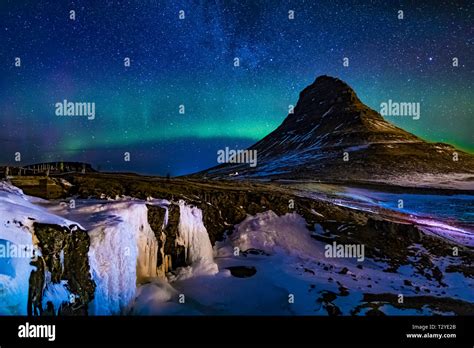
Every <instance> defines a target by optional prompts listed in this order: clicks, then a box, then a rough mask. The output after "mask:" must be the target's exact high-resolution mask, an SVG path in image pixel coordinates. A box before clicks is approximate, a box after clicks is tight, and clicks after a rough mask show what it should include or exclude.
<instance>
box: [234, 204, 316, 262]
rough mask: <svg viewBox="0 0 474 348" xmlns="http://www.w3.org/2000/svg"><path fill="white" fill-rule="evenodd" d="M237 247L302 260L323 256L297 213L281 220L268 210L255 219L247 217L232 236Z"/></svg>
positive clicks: (285, 216)
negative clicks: (286, 255) (292, 256)
mask: <svg viewBox="0 0 474 348" xmlns="http://www.w3.org/2000/svg"><path fill="white" fill-rule="evenodd" d="M230 240H231V241H232V244H233V245H234V247H238V248H239V249H240V250H241V251H245V250H248V249H252V248H253V249H259V250H263V251H265V252H266V253H268V254H275V253H279V252H284V253H287V254H297V255H299V256H307V255H311V256H312V257H315V256H320V257H322V255H321V254H319V252H318V250H317V249H316V248H315V247H313V239H312V238H311V234H310V233H309V232H308V230H307V228H306V222H305V220H304V219H303V218H302V217H301V216H300V215H298V214H296V213H291V214H286V215H283V216H281V217H278V215H277V214H275V213H274V212H273V211H271V210H269V211H266V212H264V213H259V214H257V215H255V216H248V217H247V218H246V219H245V220H244V221H242V222H241V223H240V224H239V225H237V226H236V227H235V232H234V233H233V234H231V235H230Z"/></svg>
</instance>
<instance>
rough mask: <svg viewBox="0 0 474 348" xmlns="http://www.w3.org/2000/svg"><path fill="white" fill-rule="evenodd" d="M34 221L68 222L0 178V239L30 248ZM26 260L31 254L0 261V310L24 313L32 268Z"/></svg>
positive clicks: (16, 313)
mask: <svg viewBox="0 0 474 348" xmlns="http://www.w3.org/2000/svg"><path fill="white" fill-rule="evenodd" d="M34 221H41V222H43V223H51V224H58V225H62V226H63V225H66V226H69V225H71V224H72V222H71V221H69V220H65V219H62V218H60V217H58V216H56V215H54V214H50V213H49V212H48V211H47V210H46V209H44V208H41V207H38V206H36V205H34V204H32V203H31V202H30V201H29V200H28V197H27V196H25V195H24V194H23V192H22V191H21V190H20V189H18V188H17V187H15V186H13V185H11V184H9V183H7V182H4V181H0V226H1V228H0V241H3V243H10V244H12V245H14V246H16V247H21V248H23V247H27V248H31V249H33V248H34V238H35V237H34V231H33V222H34ZM30 261H31V257H11V258H7V259H6V260H5V259H3V260H1V261H0V280H1V281H0V314H10V315H26V314H27V302H28V288H29V278H30V273H31V271H32V270H34V269H35V267H33V266H31V265H30ZM12 270H13V272H12Z"/></svg>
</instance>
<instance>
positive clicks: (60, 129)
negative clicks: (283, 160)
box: [0, 0, 474, 175]
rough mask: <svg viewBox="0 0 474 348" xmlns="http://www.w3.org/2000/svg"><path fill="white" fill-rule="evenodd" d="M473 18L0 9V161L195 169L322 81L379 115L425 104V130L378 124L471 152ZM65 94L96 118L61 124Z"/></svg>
mask: <svg viewBox="0 0 474 348" xmlns="http://www.w3.org/2000/svg"><path fill="white" fill-rule="evenodd" d="M414 3H415V4H416V5H413V4H414ZM70 10H74V11H75V16H76V19H75V20H72V19H70ZM180 10H183V11H184V14H185V19H180V18H179V11H180ZM289 10H293V11H294V19H289V18H288V15H289V14H288V11H289ZM399 10H402V11H403V17H404V18H403V19H399V18H398V16H399V12H398V11H399ZM473 14H474V3H473V2H472V1H450V2H448V1H432V0H430V1H425V2H423V1H400V2H397V1H385V4H384V3H383V2H382V1H355V0H353V1H352V0H344V1H334V0H312V1H303V0H300V1H281V2H278V1H270V0H268V1H251V0H239V1H232V0H227V1H215V0H214V1H211V0H209V1H151V0H136V1H105V0H104V1H97V0H95V1H21V0H7V1H5V0H3V1H1V2H0V146H1V148H2V150H1V151H0V164H7V163H9V164H10V163H13V162H14V153H15V152H20V153H21V155H22V162H21V163H23V164H29V163H35V162H42V161H60V160H62V161H68V160H79V161H84V162H89V163H92V164H93V165H94V166H95V167H97V166H100V168H101V169H102V170H124V171H134V172H140V173H148V174H161V175H165V174H167V173H170V174H171V175H181V174H185V173H190V172H194V171H197V170H200V169H204V168H207V167H210V166H213V165H215V164H216V152H217V150H218V149H222V148H224V147H226V146H229V147H233V148H243V147H246V146H249V145H251V144H253V143H254V142H256V141H257V140H259V139H261V138H262V137H263V136H265V135H266V134H268V133H270V132H271V131H272V130H274V129H275V128H276V127H277V126H278V125H279V124H280V123H281V122H282V121H283V119H284V118H285V117H286V115H287V114H288V105H290V104H296V102H297V99H298V94H299V92H300V91H301V90H302V89H303V88H304V87H305V86H307V85H308V84H310V83H312V82H313V81H314V79H315V78H316V77H317V76H319V75H323V74H327V75H332V76H335V77H339V78H341V79H343V80H344V81H346V82H347V83H348V84H349V85H351V86H352V87H353V88H354V89H355V91H356V93H357V94H358V96H359V98H360V99H361V100H362V101H363V102H364V103H366V104H367V105H369V106H370V107H372V108H373V109H375V110H380V103H381V102H384V101H387V100H388V99H392V100H394V101H401V102H420V103H421V117H420V119H419V120H413V119H412V118H409V117H405V118H403V117H387V120H389V121H390V122H393V123H395V124H397V125H399V126H401V127H402V128H404V129H406V130H408V131H410V132H413V133H415V134H416V135H418V136H421V137H423V138H424V139H426V140H430V141H443V142H448V143H451V144H453V145H455V146H458V147H460V148H462V149H464V150H468V151H470V152H474V142H473V138H472V137H473V128H474V127H473V123H474V122H473V100H474V98H473V97H474V95H473V86H472V85H473V81H474V69H473V60H474V59H473V58H474V29H473V22H474V20H473ZM16 57H19V58H21V67H16V66H15V58H16ZM126 57H129V58H130V59H131V65H130V67H126V66H124V58H126ZM344 57H348V58H349V67H344V66H343V58H344ZM454 57H456V58H458V60H459V66H457V67H454V66H453V58H454ZM234 58H239V59H240V66H238V67H235V66H234ZM64 99H66V100H68V101H73V102H94V103H95V105H96V106H95V107H96V116H95V119H94V120H88V119H87V117H58V116H56V114H55V104H56V103H57V102H62V101H63V100H64ZM180 105H184V107H185V113H184V114H180V113H179V106H180ZM124 152H130V154H131V160H130V162H125V161H124V155H123V154H124Z"/></svg>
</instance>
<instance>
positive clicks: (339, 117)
mask: <svg viewBox="0 0 474 348" xmlns="http://www.w3.org/2000/svg"><path fill="white" fill-rule="evenodd" d="M426 117H427V116H426ZM414 122H416V121H414ZM249 150H256V151H257V158H258V164H257V166H255V167H251V166H249V165H248V164H247V163H240V164H235V163H226V164H222V165H219V166H217V167H214V168H211V169H209V170H206V171H204V172H201V173H199V174H198V176H204V177H207V178H229V176H230V175H232V177H234V178H242V177H245V178H253V179H258V178H272V179H311V180H324V181H359V182H360V181H362V182H369V181H382V182H388V183H391V184H397V183H399V184H400V185H404V184H405V183H407V182H417V181H418V182H422V181H428V182H436V181H438V182H439V181H442V180H446V179H448V178H449V179H451V180H469V178H470V180H471V181H470V182H471V184H470V185H471V186H472V185H474V184H472V180H473V178H474V156H473V155H471V154H468V153H466V152H463V151H461V150H458V149H456V148H454V147H453V146H451V145H448V144H443V143H429V142H426V141H424V140H423V139H421V138H419V137H417V136H415V135H413V134H411V133H409V132H407V131H404V130H403V129H401V128H398V127H396V126H394V125H392V124H391V123H389V122H387V121H386V120H385V119H384V118H383V117H382V116H381V115H380V114H379V113H378V112H376V111H374V110H372V109H370V108H369V107H367V106H366V105H364V104H363V103H362V102H361V101H360V99H359V98H358V97H357V95H356V93H355V92H354V90H353V89H352V88H351V87H350V86H348V85H347V84H346V83H345V82H343V81H341V80H339V79H337V78H333V77H329V76H320V77H318V78H317V79H316V80H315V81H314V83H312V84H311V85H309V86H308V87H306V88H305V89H304V90H303V91H302V92H301V93H300V97H299V100H298V103H297V105H296V107H295V109H294V113H292V114H289V115H288V116H287V118H286V119H285V120H284V121H283V123H282V124H281V125H280V126H279V127H278V128H277V129H276V130H275V131H273V132H272V133H270V134H269V135H267V136H266V137H265V138H263V139H262V140H260V141H259V142H257V143H256V144H254V145H253V146H251V147H250V148H249ZM455 153H456V154H455ZM455 157H457V160H456V159H453V158H455ZM237 172H238V175H235V174H236V173H237ZM468 185H469V181H468Z"/></svg>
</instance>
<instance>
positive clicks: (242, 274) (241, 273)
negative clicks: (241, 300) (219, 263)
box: [226, 266, 257, 278]
mask: <svg viewBox="0 0 474 348" xmlns="http://www.w3.org/2000/svg"><path fill="white" fill-rule="evenodd" d="M226 269H228V270H229V271H230V274H232V275H233V276H234V277H237V278H249V277H253V276H254V275H255V274H256V273H257V269H256V268H255V267H253V266H232V267H226Z"/></svg>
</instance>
